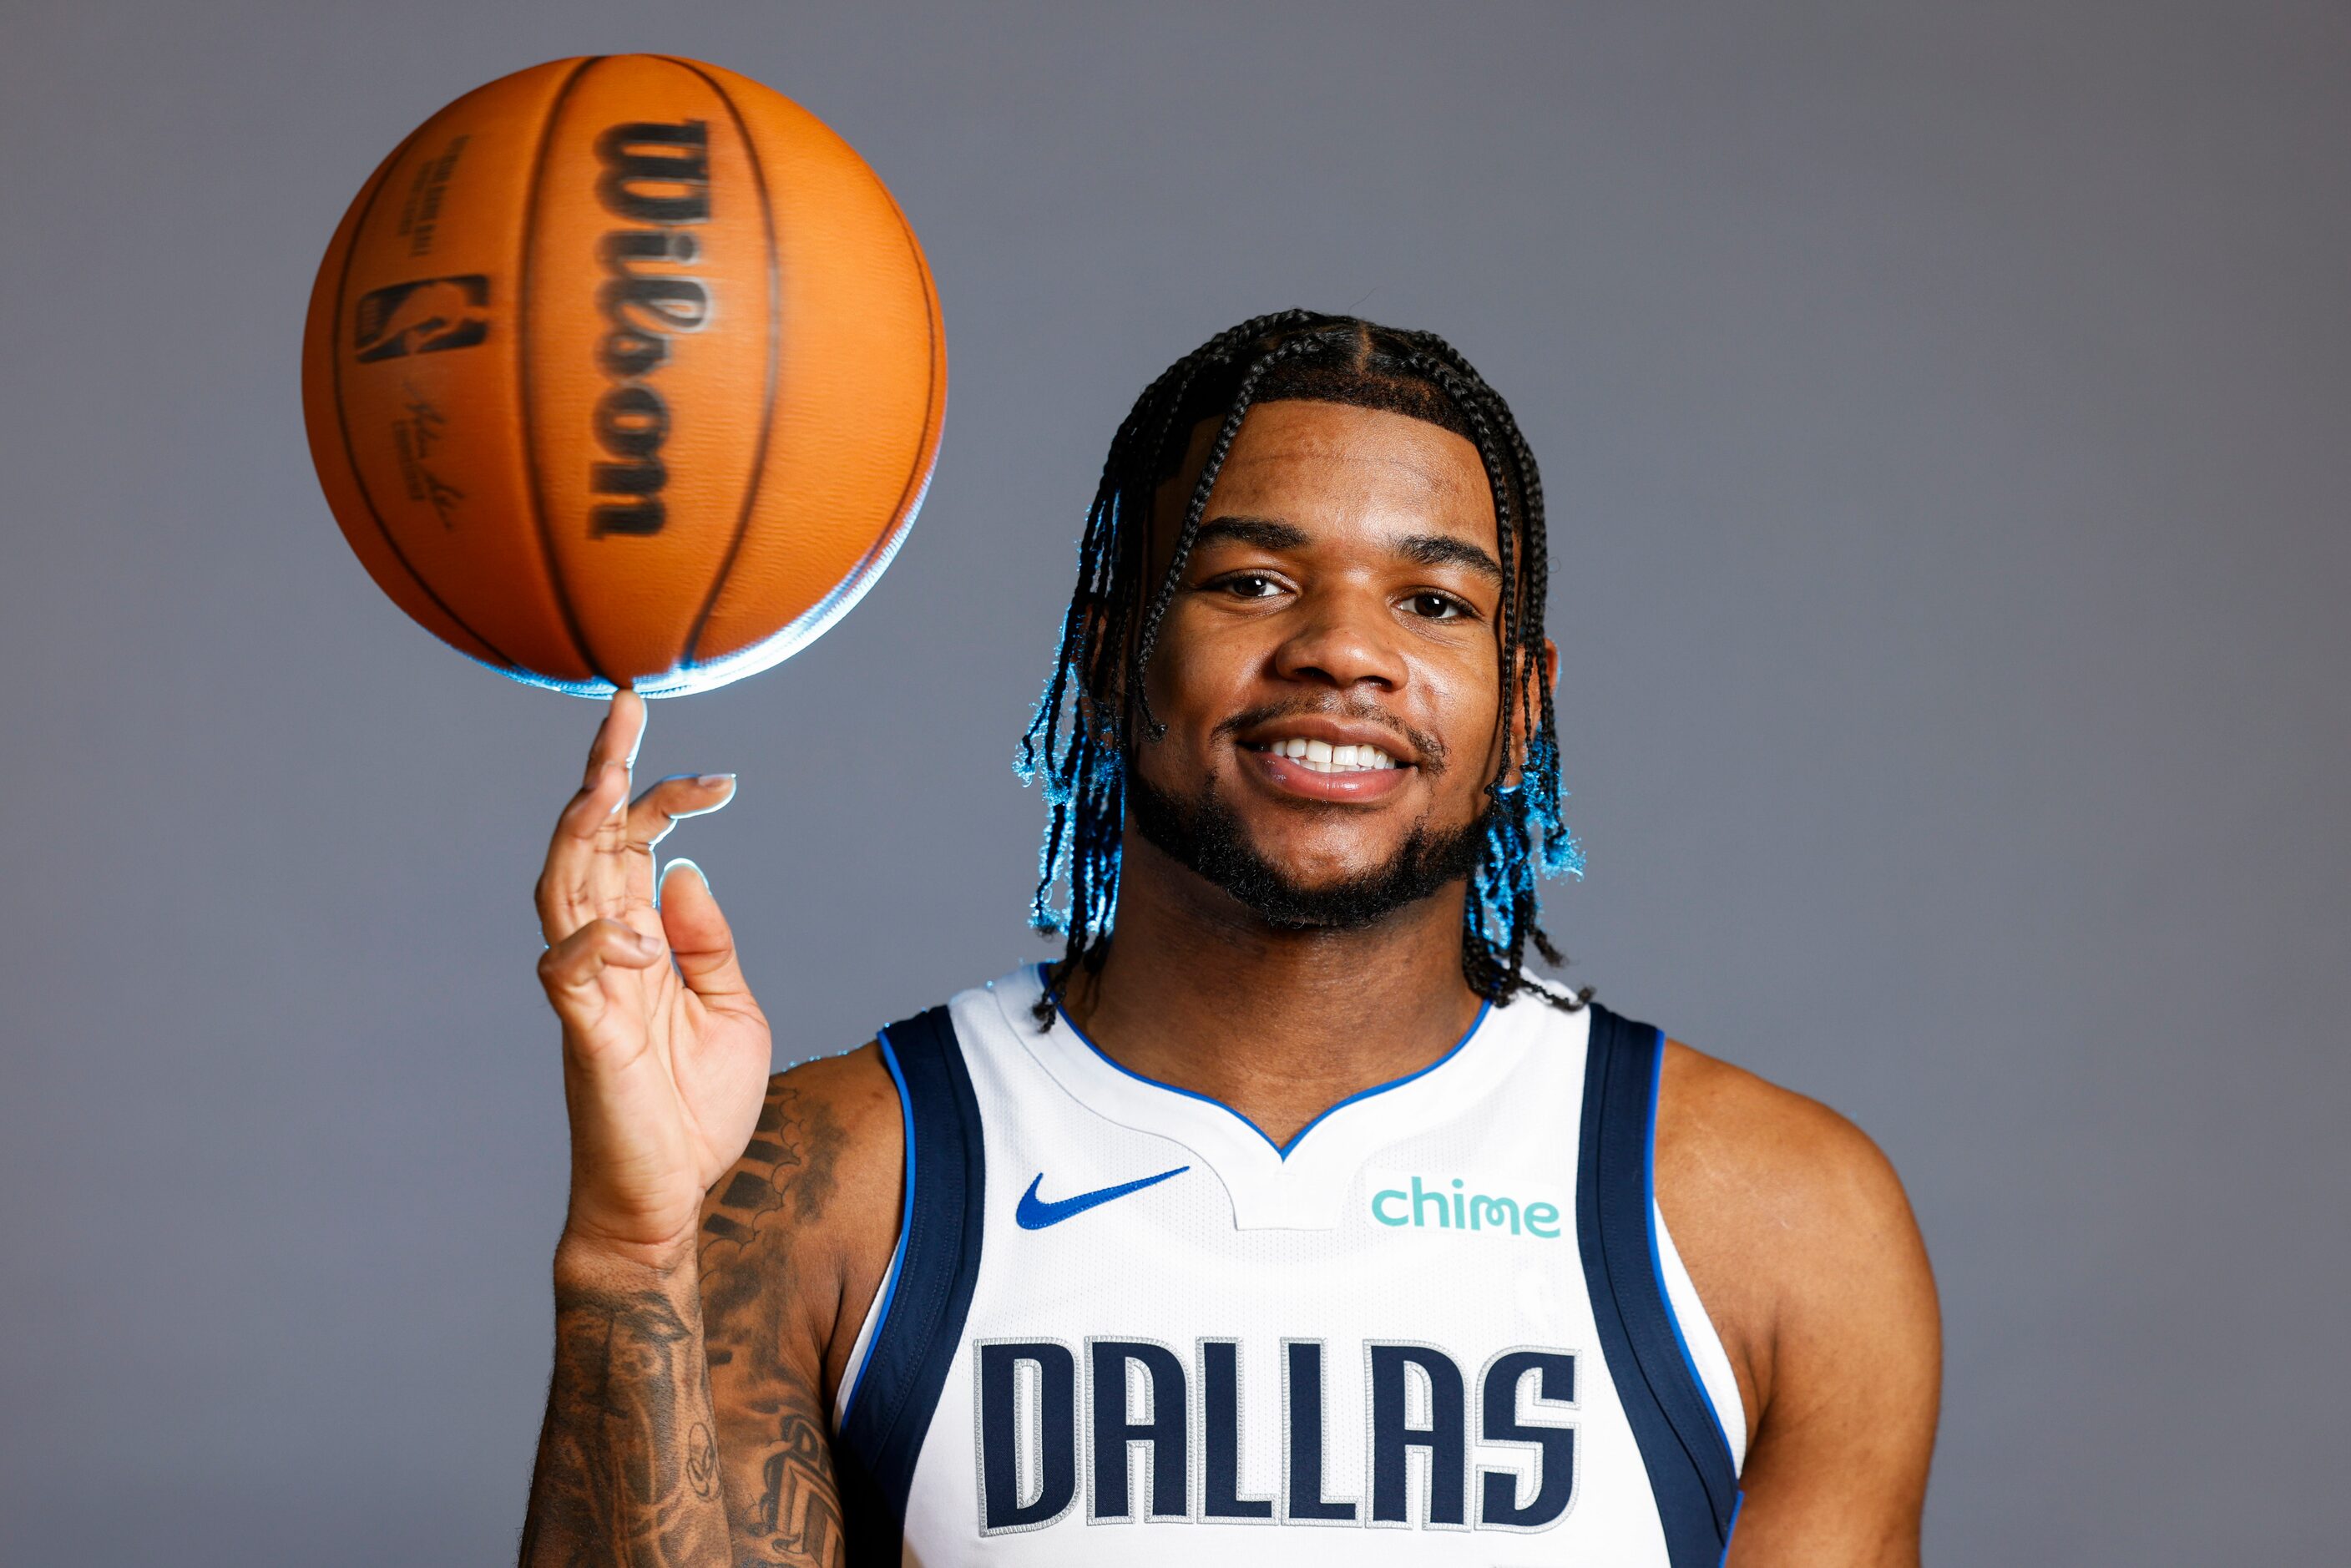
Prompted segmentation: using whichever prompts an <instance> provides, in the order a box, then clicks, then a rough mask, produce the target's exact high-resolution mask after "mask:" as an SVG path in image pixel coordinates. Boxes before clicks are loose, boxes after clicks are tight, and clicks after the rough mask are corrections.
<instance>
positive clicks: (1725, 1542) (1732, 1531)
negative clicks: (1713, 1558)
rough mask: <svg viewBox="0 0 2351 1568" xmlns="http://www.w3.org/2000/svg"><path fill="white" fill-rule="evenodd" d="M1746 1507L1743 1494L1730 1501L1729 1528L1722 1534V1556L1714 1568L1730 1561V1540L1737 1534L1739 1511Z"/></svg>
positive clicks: (1720, 1567) (1745, 1499)
mask: <svg viewBox="0 0 2351 1568" xmlns="http://www.w3.org/2000/svg"><path fill="white" fill-rule="evenodd" d="M1746 1506H1747V1494H1746V1493H1745V1492H1740V1494H1739V1495H1738V1496H1737V1497H1734V1498H1732V1499H1731V1500H1730V1528H1729V1529H1728V1530H1726V1531H1723V1532H1722V1556H1721V1558H1720V1559H1719V1560H1718V1561H1717V1562H1716V1563H1715V1565H1714V1568H1722V1565H1723V1564H1724V1563H1728V1562H1729V1561H1730V1538H1731V1537H1732V1536H1734V1535H1737V1534H1738V1533H1739V1511H1740V1509H1742V1508H1745V1507H1746Z"/></svg>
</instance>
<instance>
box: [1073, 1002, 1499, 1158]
mask: <svg viewBox="0 0 2351 1568" xmlns="http://www.w3.org/2000/svg"><path fill="white" fill-rule="evenodd" d="M1037 983H1038V984H1039V985H1040V986H1041V985H1043V984H1044V983H1045V966H1044V965H1042V964H1040V965H1038V966H1037ZM1493 1009H1494V1004H1493V1003H1491V1002H1480V1003H1479V1005H1478V1016H1477V1017H1476V1018H1473V1019H1470V1020H1469V1027H1468V1029H1466V1030H1462V1031H1461V1038H1460V1039H1459V1040H1455V1041H1454V1042H1453V1043H1452V1045H1451V1046H1450V1047H1448V1048H1447V1051H1446V1052H1445V1054H1444V1055H1443V1056H1440V1057H1438V1058H1437V1060H1436V1061H1432V1062H1430V1063H1429V1064H1428V1065H1427V1066H1426V1067H1416V1068H1414V1069H1413V1070H1412V1071H1410V1072H1407V1073H1405V1075H1404V1076H1403V1077H1401V1078H1391V1079H1389V1080H1388V1081H1387V1082H1385V1083H1374V1084H1373V1085H1372V1086H1371V1087H1370V1088H1369V1089H1358V1090H1356V1091H1355V1092H1353V1094H1350V1095H1348V1096H1347V1097H1346V1098H1345V1099H1344V1100H1339V1101H1334V1102H1332V1103H1331V1104H1328V1105H1325V1106H1324V1107H1323V1108H1322V1110H1321V1111H1320V1112H1319V1113H1316V1115H1315V1117H1314V1119H1313V1120H1312V1121H1311V1122H1309V1123H1307V1124H1306V1125H1304V1126H1302V1127H1301V1128H1299V1129H1298V1131H1297V1132H1295V1133H1292V1134H1290V1142H1288V1143H1286V1144H1276V1143H1274V1142H1273V1139H1272V1138H1271V1137H1270V1136H1268V1134H1267V1133H1266V1130H1265V1129H1264V1128H1263V1127H1260V1126H1259V1125H1258V1124H1256V1123H1255V1122H1252V1121H1250V1120H1249V1118H1248V1117H1247V1116H1244V1115H1242V1114H1241V1113H1239V1112H1238V1111H1236V1110H1234V1109H1233V1108H1232V1107H1231V1106H1230V1105H1228V1104H1226V1103H1224V1102H1223V1101H1222V1100H1219V1099H1217V1097H1216V1096H1215V1095H1213V1094H1203V1093H1201V1092H1199V1091H1198V1090H1196V1089H1186V1088H1184V1087H1182V1086H1181V1085H1179V1084H1175V1083H1166V1082H1161V1081H1160V1080H1158V1079H1156V1078H1152V1077H1149V1076H1147V1075H1145V1074H1144V1073H1141V1072H1137V1071H1134V1069H1133V1068H1132V1067H1128V1066H1126V1065H1124V1064H1123V1063H1122V1062H1121V1061H1119V1060H1118V1059H1117V1058H1116V1057H1114V1056H1113V1055H1112V1054H1111V1053H1110V1052H1109V1051H1104V1050H1103V1049H1102V1047H1101V1046H1099V1045H1096V1044H1095V1043H1094V1042H1093V1040H1092V1039H1090V1038H1089V1037H1088V1036H1087V1034H1086V1031H1085V1030H1081V1029H1080V1028H1079V1027H1078V1022H1077V1019H1073V1018H1071V1016H1070V1014H1069V1009H1066V1008H1064V1007H1062V1006H1061V998H1059V997H1055V998H1053V1011H1054V1013H1055V1015H1056V1016H1058V1017H1059V1018H1060V1019H1061V1021H1062V1022H1063V1023H1065V1024H1067V1025H1069V1026H1070V1032H1071V1034H1073V1035H1076V1036H1077V1037H1078V1039H1079V1040H1081V1041H1082V1042H1083V1043H1084V1045H1085V1048H1086V1049H1087V1050H1088V1051H1092V1052H1093V1053H1094V1054H1095V1055H1096V1056H1099V1057H1101V1058H1102V1060H1103V1061H1107V1062H1109V1063H1110V1064H1111V1065H1112V1066H1113V1067H1115V1068H1117V1069H1118V1070H1119V1071H1121V1072H1123V1073H1125V1074H1126V1075H1127V1076H1128V1077H1129V1078H1132V1079H1134V1081H1135V1082H1137V1083H1148V1084H1150V1085H1151V1086H1152V1087H1153V1088H1154V1089H1165V1091H1167V1092H1169V1093H1170V1094H1181V1095H1183V1096H1184V1097H1185V1098H1186V1100H1197V1101H1200V1102H1202V1103H1206V1104H1209V1105H1214V1106H1215V1107H1216V1108H1217V1110H1219V1111H1222V1112H1224V1113H1226V1114H1227V1115H1228V1116H1230V1117H1232V1119H1233V1120H1234V1121H1236V1122H1238V1123H1239V1124H1241V1125H1242V1126H1244V1127H1247V1128H1248V1129H1249V1131H1250V1132H1252V1133H1255V1134H1257V1135H1258V1136H1259V1137H1260V1138H1264V1139H1265V1141H1266V1142H1267V1143H1268V1144H1270V1145H1272V1147H1273V1152H1274V1153H1275V1154H1277V1155H1280V1156H1281V1157H1282V1158H1283V1159H1285V1160H1286V1159H1288V1158H1289V1157H1290V1152H1291V1151H1292V1150H1294V1149H1296V1148H1297V1147H1298V1145H1299V1143H1300V1141H1301V1139H1303V1138H1304V1137H1305V1136H1306V1134H1309V1133H1311V1132H1312V1131H1313V1130H1314V1129H1315V1128H1316V1127H1318V1126H1320V1125H1322V1120H1323V1118H1324V1117H1326V1116H1329V1115H1330V1114H1331V1113H1332V1112H1334V1111H1343V1110H1344V1109H1346V1108H1347V1107H1348V1106H1350V1105H1352V1104H1353V1103H1355V1102H1356V1101H1358V1100H1368V1099H1370V1098H1371V1097H1372V1096H1373V1095H1374V1094H1384V1093H1386V1092H1388V1091H1389V1090H1391V1089H1401V1088H1403V1087H1404V1086H1405V1084H1407V1083H1409V1082H1412V1081H1413V1080H1414V1079H1416V1078H1418V1077H1420V1076H1422V1075H1423V1074H1425V1073H1430V1072H1434V1071H1437V1069H1438V1068H1440V1067H1442V1066H1444V1065H1445V1064H1446V1063H1447V1062H1448V1061H1452V1060H1453V1058H1454V1057H1455V1055H1456V1054H1458V1052H1459V1051H1460V1050H1461V1048H1462V1047H1463V1046H1465V1045H1467V1044H1468V1043H1469V1041H1470V1040H1472V1039H1473V1038H1474V1037H1475V1036H1476V1035H1477V1033H1478V1026H1479V1025H1480V1024H1482V1023H1484V1022H1485V1021H1486V1015H1487V1014H1488V1013H1489V1012H1491V1011H1493Z"/></svg>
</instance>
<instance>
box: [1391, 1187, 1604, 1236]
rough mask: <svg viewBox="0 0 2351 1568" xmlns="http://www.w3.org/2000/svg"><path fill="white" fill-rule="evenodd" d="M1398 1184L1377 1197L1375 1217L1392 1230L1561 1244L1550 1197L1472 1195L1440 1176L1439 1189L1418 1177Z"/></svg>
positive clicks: (1557, 1211)
mask: <svg viewBox="0 0 2351 1568" xmlns="http://www.w3.org/2000/svg"><path fill="white" fill-rule="evenodd" d="M1390 1179H1392V1180H1395V1181H1397V1182H1398V1184H1399V1185H1396V1186H1384V1187H1382V1188H1380V1189H1379V1190H1378V1191H1377V1192H1374V1193H1373V1194H1372V1218H1374V1219H1376V1220H1378V1221H1379V1222H1380V1223H1381V1224H1382V1225H1384V1226H1387V1227H1389V1228H1392V1229H1403V1228H1406V1227H1410V1228H1414V1229H1418V1230H1468V1231H1474V1232H1477V1233H1478V1234H1480V1235H1491V1236H1531V1237H1534V1238H1535V1239H1538V1240H1541V1241H1556V1240H1558V1239H1559V1236H1560V1207H1559V1205H1558V1204H1557V1203H1555V1202H1553V1201H1552V1200H1551V1199H1550V1198H1547V1197H1536V1198H1526V1197H1497V1196H1494V1195H1492V1194H1489V1193H1483V1192H1473V1191H1471V1190H1470V1188H1469V1184H1468V1182H1467V1181H1465V1180H1464V1179H1463V1178H1461V1177H1460V1176H1455V1177H1453V1178H1452V1179H1451V1180H1450V1181H1447V1180H1445V1179H1444V1178H1442V1177H1439V1178H1438V1179H1437V1184H1436V1185H1435V1186H1430V1185H1428V1184H1426V1183H1424V1182H1423V1181H1422V1180H1421V1178H1420V1177H1418V1176H1411V1177H1408V1178H1395V1177H1392V1178H1390Z"/></svg>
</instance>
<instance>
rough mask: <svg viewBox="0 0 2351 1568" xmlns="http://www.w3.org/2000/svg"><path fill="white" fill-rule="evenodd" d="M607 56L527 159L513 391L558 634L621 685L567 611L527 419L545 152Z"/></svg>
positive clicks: (581, 68)
mask: <svg viewBox="0 0 2351 1568" xmlns="http://www.w3.org/2000/svg"><path fill="white" fill-rule="evenodd" d="M605 58H607V56H604V55H590V56H589V57H587V58H586V59H584V60H581V61H580V63H579V65H577V66H575V67H573V68H572V71H571V74H570V75H569V76H568V77H566V78H563V85H562V86H561V87H559V88H558V89H555V97H554V99H552V100H551V101H550V102H549V104H548V106H547V119H546V120H545V121H544V122H543V123H542V124H541V125H540V126H539V128H538V152H534V153H533V154H532V155H531V161H530V184H529V187H528V189H527V190H526V191H525V193H524V194H523V205H522V216H523V222H522V257H521V262H520V265H519V266H518V267H517V268H516V277H515V386H516V389H517V396H518V398H519V400H520V402H521V405H522V406H521V410H520V412H521V414H522V465H523V474H524V476H526V477H527V478H528V480H529V482H530V517H531V525H532V528H533V529H534V531H535V532H537V533H538V544H539V549H540V552H541V553H542V554H543V555H544V556H545V557H546V559H547V583H548V587H549V589H550V590H551V591H553V592H554V594H555V608H556V610H557V612H559V614H560V615H561V616H562V617H563V629H564V631H566V632H569V633H570V636H571V645H572V647H573V649H574V650H575V651H577V652H578V653H579V654H580V663H581V664H585V665H587V666H588V673H589V674H591V675H593V676H595V677H596V678H597V679H598V680H600V681H602V682H603V683H604V684H605V685H609V686H618V685H620V684H621V683H620V682H618V681H616V680H614V679H613V678H612V677H611V676H610V675H608V674H605V673H604V669H603V666H602V665H601V664H598V663H597V662H596V655H595V653H593V652H592V651H590V648H589V646H588V636H587V633H586V632H582V631H581V630H580V617H579V616H578V615H577V614H576V613H575V612H573V611H572V608H571V595H570V593H569V591H568V590H566V589H565V587H564V586H563V569H562V567H561V566H560V565H559V563H558V562H557V560H556V556H555V536H554V534H553V533H551V532H550V531H549V528H548V526H547V497H546V495H545V492H544V490H543V488H542V486H540V484H539V482H538V440H537V437H536V433H535V432H534V431H533V429H532V427H531V419H530V263H531V256H532V254H533V252H535V251H536V250H537V249H538V189H539V183H540V181H541V180H542V179H543V178H544V177H545V175H546V173H547V152H548V149H549V146H551V145H552V144H553V143H554V141H555V122H556V120H559V119H560V118H561V117H562V114H563V104H564V100H565V99H569V97H570V96H571V89H574V88H576V87H578V86H579V85H580V78H581V77H584V76H586V75H587V74H588V71H589V68H590V67H591V66H594V65H595V64H596V63H597V62H598V61H600V60H603V59H605Z"/></svg>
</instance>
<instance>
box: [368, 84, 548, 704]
mask: <svg viewBox="0 0 2351 1568" xmlns="http://www.w3.org/2000/svg"><path fill="white" fill-rule="evenodd" d="M424 123H425V125H430V124H431V123H432V121H431V120H426V121H425V122H424ZM423 134H424V126H423V125H420V126H418V127H417V128H416V129H415V130H413V131H410V132H409V133H408V136H407V138H406V140H404V141H402V142H401V144H400V145H399V146H397V147H395V148H393V149H392V156H391V157H389V158H386V159H385V160H384V161H383V168H382V170H381V172H379V174H378V175H377V178H376V180H375V183H373V184H372V185H371V186H369V187H368V193H367V199H366V201H365V202H364V203H362V204H360V215H359V216H358V217H357V218H355V219H353V220H352V222H351V242H350V244H349V245H347V246H344V247H343V265H342V266H341V267H339V268H337V269H336V272H335V305H334V319H332V320H330V321H329V322H328V323H327V374H328V377H329V386H330V387H331V389H332V391H333V392H334V404H335V433H336V434H338V435H340V436H341V437H342V442H343V463H344V465H345V466H346V467H348V468H349V469H350V475H351V485H352V486H353V487H354V488H356V489H357V490H358V491H359V493H360V500H362V501H364V502H366V503H367V509H368V517H369V518H370V520H371V521H372V522H373V523H374V524H375V528H376V532H378V533H380V534H381V535H382V536H383V548H384V549H388V550H390V551H391V552H392V559H394V560H396V561H398V562H399V563H400V569H401V570H402V571H404V572H406V573H408V578H409V580H410V581H411V582H413V583H415V584H416V586H417V588H418V590H419V591H422V592H423V595H424V597H425V598H427V599H429V600H431V601H433V604H434V608H435V609H437V610H439V611H440V612H441V613H442V614H444V615H446V616H447V617H448V618H449V619H450V621H451V622H454V623H455V625H456V627H457V629H458V630H459V631H461V632H465V635H466V636H468V637H471V638H472V639H473V640H474V641H475V642H476V643H480V644H481V645H482V646H483V647H484V648H486V649H487V650H488V651H489V653H490V656H491V657H492V658H494V659H496V660H497V661H498V662H499V663H500V664H504V665H506V666H507V668H508V669H510V670H518V669H520V668H521V667H522V666H521V665H520V664H517V663H515V661H514V660H513V659H511V658H509V657H508V656H507V654H506V653H504V652H503V651H502V650H501V649H500V648H499V647H498V645H497V644H496V643H493V642H491V641H490V640H489V639H488V638H487V637H485V636H483V635H482V634H481V633H480V632H476V631H475V630H474V629H473V628H472V627H471V626H469V625H467V624H466V623H465V617H464V616H462V615H460V614H458V613H457V612H455V610H452V609H450V608H449V606H448V603H447V602H446V601H444V600H443V599H442V597H441V596H440V595H439V594H438V593H436V592H434V590H433V585H432V584H431V583H429V582H427V581H425V580H424V574H423V572H421V571H419V570H416V563H415V562H413V561H412V560H410V559H408V554H407V552H406V551H404V550H402V549H401V548H400V541H399V540H398V539H396V538H392V525H391V524H389V523H387V522H385V521H384V520H383V512H382V510H381V508H380V507H377V506H376V504H375V493H374V492H373V491H371V490H370V489H369V488H368V482H367V476H366V475H365V474H363V473H361V472H360V455H359V449H358V448H357V447H356V446H355V445H353V444H352V442H351V421H350V414H349V413H346V412H345V410H344V408H343V346H342V345H343V302H344V300H345V299H346V298H348V297H349V295H350V285H351V264H352V262H353V261H354V260H356V259H357V258H358V256H359V253H360V234H361V232H363V231H364V230H365V229H366V228H367V221H368V214H370V213H372V212H373V211H375V200H376V198H377V197H378V196H380V195H381V194H383V188H384V187H385V186H386V185H389V184H391V183H392V170H393V169H394V168H396V167H398V166H399V163H400V160H401V156H402V154H403V153H405V152H407V151H408V150H409V149H410V148H411V147H413V146H414V145H415V144H416V139H417V138H418V137H420V136H422V135H423Z"/></svg>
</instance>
